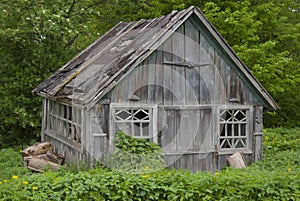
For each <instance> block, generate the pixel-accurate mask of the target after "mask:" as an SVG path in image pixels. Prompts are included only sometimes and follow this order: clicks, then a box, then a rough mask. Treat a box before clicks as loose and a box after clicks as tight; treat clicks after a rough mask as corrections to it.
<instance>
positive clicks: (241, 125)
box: [219, 109, 249, 150]
mask: <svg viewBox="0 0 300 201" xmlns="http://www.w3.org/2000/svg"><path fill="white" fill-rule="evenodd" d="M248 112H249V110H248V109H221V110H220V119H219V121H220V131H219V132H220V136H219V148H220V150H231V149H246V148H248V134H247V133H248V131H247V130H248Z"/></svg>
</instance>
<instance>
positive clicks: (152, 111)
mask: <svg viewBox="0 0 300 201" xmlns="http://www.w3.org/2000/svg"><path fill="white" fill-rule="evenodd" d="M110 110H111V111H110V114H111V118H110V119H111V129H110V133H111V134H113V135H115V133H116V132H117V124H118V123H125V124H127V125H128V124H129V127H130V128H129V129H130V130H131V133H126V134H128V135H130V136H132V137H134V138H140V139H146V140H150V141H152V142H154V143H157V141H158V139H157V105H152V104H149V105H148V104H138V105H135V104H130V105H126V104H116V103H112V104H111V109H110ZM121 110H132V111H140V110H148V111H149V112H148V115H149V119H141V120H138V119H134V116H132V115H134V113H133V112H131V118H130V119H126V120H122V119H119V120H117V116H116V111H121ZM128 114H129V113H128ZM137 123H138V124H143V123H149V130H148V132H149V135H147V136H145V135H142V133H141V134H140V135H139V136H137V135H132V132H133V133H134V127H135V125H136V124H137ZM139 129H140V131H141V130H142V128H141V127H139ZM142 132H144V131H142Z"/></svg>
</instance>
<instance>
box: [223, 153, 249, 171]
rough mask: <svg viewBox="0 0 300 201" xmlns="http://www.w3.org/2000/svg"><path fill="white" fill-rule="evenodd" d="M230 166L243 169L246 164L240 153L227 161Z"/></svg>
mask: <svg viewBox="0 0 300 201" xmlns="http://www.w3.org/2000/svg"><path fill="white" fill-rule="evenodd" d="M227 161H228V163H229V165H230V166H232V167H234V168H245V167H246V163H245V160H244V158H243V156H242V154H241V153H240V152H237V153H235V154H233V155H231V156H230V157H228V159H227Z"/></svg>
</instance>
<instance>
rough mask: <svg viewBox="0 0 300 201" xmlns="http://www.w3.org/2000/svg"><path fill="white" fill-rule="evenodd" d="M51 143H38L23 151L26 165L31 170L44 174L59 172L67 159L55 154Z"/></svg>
mask: <svg viewBox="0 0 300 201" xmlns="http://www.w3.org/2000/svg"><path fill="white" fill-rule="evenodd" d="M53 150H54V147H53V146H52V144H51V143H50V142H37V143H35V144H34V145H32V146H30V147H28V148H26V149H24V150H23V151H22V158H23V162H24V165H25V166H26V167H27V168H29V169H30V170H33V171H36V172H44V171H45V170H53V171H56V170H59V169H60V167H61V165H63V163H64V161H65V158H64V156H62V155H59V154H55V153H54V152H53Z"/></svg>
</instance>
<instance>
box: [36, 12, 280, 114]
mask: <svg viewBox="0 0 300 201" xmlns="http://www.w3.org/2000/svg"><path fill="white" fill-rule="evenodd" d="M193 14H195V15H196V16H197V17H198V18H199V20H200V21H201V22H202V24H203V25H204V26H205V27H206V29H207V30H208V31H209V33H210V34H211V35H212V36H213V37H214V38H215V40H216V41H217V42H218V43H219V45H220V46H221V47H222V48H223V49H224V51H225V52H226V54H227V55H228V56H229V58H230V59H231V60H232V61H233V62H234V63H235V64H236V66H237V67H238V68H239V70H240V71H241V72H242V73H243V74H244V75H245V77H246V78H247V79H248V80H249V82H250V83H251V84H252V85H253V86H254V88H255V89H256V90H257V94H259V96H260V97H261V98H262V100H263V101H264V102H265V105H267V106H268V109H273V110H276V109H279V106H278V105H277V104H276V102H275V101H274V100H273V99H272V97H271V96H270V95H269V93H268V92H267V91H266V90H265V89H264V88H263V86H262V85H261V84H260V83H259V81H258V80H257V79H256V78H255V77H254V76H253V75H252V73H251V72H250V70H249V69H248V68H247V67H246V66H245V64H244V63H243V62H242V61H241V60H240V59H239V58H238V57H237V55H236V54H235V53H234V51H233V50H232V49H231V48H230V46H229V45H228V44H227V43H226V42H225V40H224V39H223V38H222V36H221V35H220V34H219V32H218V31H217V30H216V29H215V28H214V26H213V25H212V24H211V23H210V22H209V21H208V20H207V19H206V17H205V16H204V14H203V13H202V12H201V11H200V10H199V9H198V8H196V7H193V6H191V7H189V8H188V9H185V10H182V11H180V12H178V11H173V12H172V13H170V14H168V15H166V16H161V17H158V18H155V19H150V20H144V19H141V20H139V21H136V22H120V23H119V24H117V25H116V26H115V27H113V28H112V29H111V30H109V31H108V32H107V33H106V34H104V35H103V36H102V37H100V38H99V39H98V40H97V41H95V42H94V43H93V44H91V45H90V46H89V47H87V48H86V49H85V50H84V51H82V52H81V53H80V54H79V55H77V56H76V57H75V58H73V59H72V60H71V61H69V62H68V63H67V64H65V65H64V66H63V67H62V68H60V69H59V70H58V71H56V72H55V73H54V74H53V75H52V76H50V77H49V78H48V79H46V80H44V81H43V82H42V83H41V84H40V85H38V86H37V87H36V88H35V89H34V90H33V93H37V94H39V95H41V96H43V97H46V98H50V99H60V100H62V101H65V102H71V101H72V103H76V104H78V105H86V104H93V103H95V101H96V100H99V98H101V97H103V96H104V95H105V94H106V93H107V92H108V91H109V90H110V89H112V88H113V87H114V86H115V85H116V84H117V83H118V81H119V80H120V79H121V78H122V76H124V74H125V73H127V72H128V71H130V69H133V68H134V67H135V66H137V65H138V64H140V63H141V62H142V61H143V60H145V59H146V58H147V57H148V56H149V55H150V54H151V53H152V52H153V51H155V50H156V49H157V48H158V47H159V46H160V45H161V44H162V43H163V42H164V41H165V40H166V39H167V38H168V37H169V36H170V35H171V34H172V33H173V32H175V30H176V29H177V28H179V26H180V25H182V24H183V23H184V21H186V20H187V19H188V18H189V17H190V16H191V15H193Z"/></svg>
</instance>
